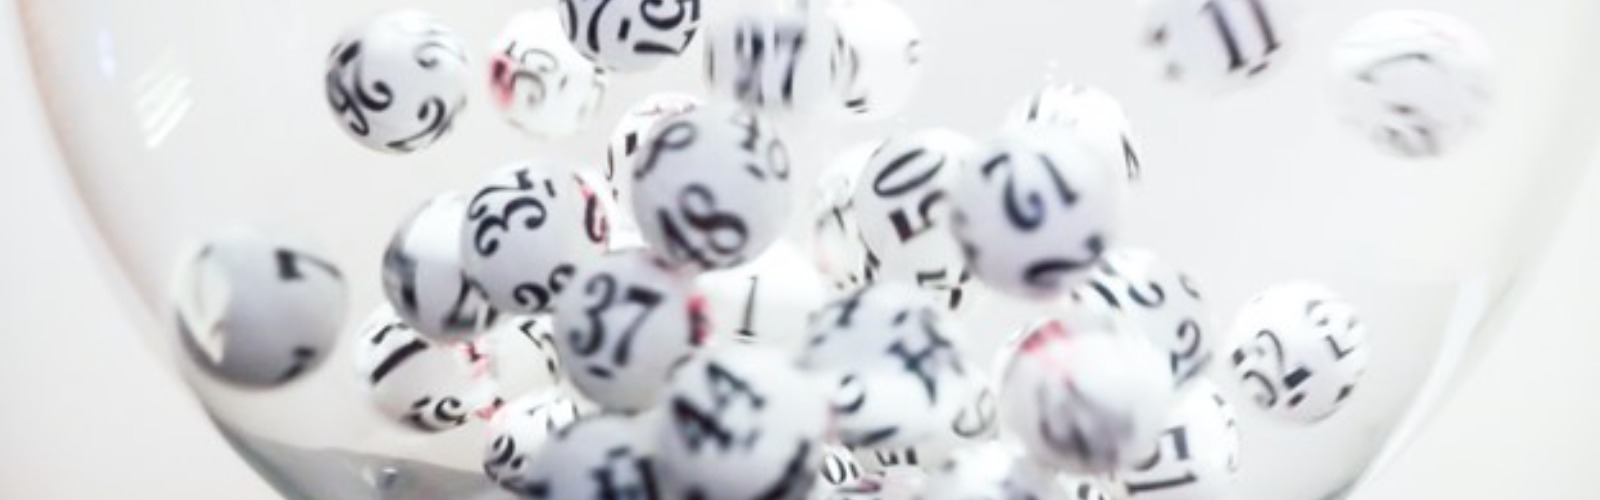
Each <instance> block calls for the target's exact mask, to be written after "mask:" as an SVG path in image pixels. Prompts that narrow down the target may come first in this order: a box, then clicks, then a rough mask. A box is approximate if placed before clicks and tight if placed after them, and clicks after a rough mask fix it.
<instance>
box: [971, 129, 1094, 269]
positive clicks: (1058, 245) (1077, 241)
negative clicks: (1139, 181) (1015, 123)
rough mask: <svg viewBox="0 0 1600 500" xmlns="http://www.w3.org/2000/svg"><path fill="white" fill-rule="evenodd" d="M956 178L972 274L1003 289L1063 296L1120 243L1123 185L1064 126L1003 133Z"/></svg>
mask: <svg viewBox="0 0 1600 500" xmlns="http://www.w3.org/2000/svg"><path fill="white" fill-rule="evenodd" d="M956 179H957V180H956V183H955V188H954V190H953V192H952V196H951V201H952V203H953V205H954V207H955V213H956V215H955V217H954V222H955V224H954V225H953V229H954V233H955V235H956V238H957V239H958V240H960V241H961V242H962V243H961V246H962V252H963V253H964V254H965V255H966V259H967V265H968V266H969V267H970V269H971V272H972V275H973V276H974V277H976V278H978V280H980V281H982V282H984V284H987V285H989V286H990V287H992V288H994V289H996V290H999V291H1001V292H1005V293H1007V294H1010V295H1012V296H1016V297H1023V298H1050V297H1053V296H1057V295H1061V294H1065V293H1066V292H1067V291H1069V290H1070V289H1071V288H1072V287H1074V286H1076V285H1078V284H1080V283H1083V282H1085V281H1087V280H1088V278H1089V273H1090V270H1091V269H1092V268H1093V265H1094V263H1095V262H1096V261H1097V260H1099V259H1100V255H1101V253H1103V252H1104V251H1105V250H1106V248H1107V247H1109V246H1110V245H1112V244H1113V243H1114V242H1115V241H1116V238H1117V234H1118V227H1117V226H1118V221H1119V219H1120V217H1121V211H1122V200H1121V196H1120V193H1121V188H1120V187H1119V183H1120V182H1121V181H1120V180H1119V179H1118V178H1117V177H1116V176H1115V175H1114V174H1113V170H1112V168H1110V167H1108V166H1106V164H1105V162H1104V161H1103V159H1102V158H1101V157H1100V156H1098V155H1095V154H1094V152H1093V151H1092V150H1090V149H1089V148H1088V147H1087V146H1086V145H1084V144H1083V143H1082V142H1081V141H1079V140H1077V139H1076V138H1075V137H1074V136H1072V135H1071V134H1070V133H1067V132H1066V131H1064V130H1062V129H1060V128H1054V127H1047V126H1035V127H1028V128H1023V129H1015V130H1011V131H1007V132H1004V133H1002V134H1001V135H1000V136H999V137H997V138H996V139H995V140H993V141H991V142H990V143H988V144H986V145H985V146H983V147H981V148H980V149H979V152H978V153H977V154H975V155H974V156H973V160H972V164H971V165H970V166H969V167H968V168H967V169H965V170H963V171H961V172H960V173H959V174H958V175H957V177H956Z"/></svg>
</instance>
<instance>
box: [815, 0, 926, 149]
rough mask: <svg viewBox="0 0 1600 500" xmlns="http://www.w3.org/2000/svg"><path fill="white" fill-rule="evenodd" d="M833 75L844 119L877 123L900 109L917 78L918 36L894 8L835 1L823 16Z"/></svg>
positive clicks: (883, 1)
mask: <svg viewBox="0 0 1600 500" xmlns="http://www.w3.org/2000/svg"><path fill="white" fill-rule="evenodd" d="M828 18H829V19H830V20H832V21H833V25H834V28H835V30H836V32H837V34H838V37H837V38H835V39H834V47H833V54H832V70H833V71H832V72H833V73H834V75H835V79H836V81H837V84H838V85H839V97H840V99H841V100H842V103H843V105H844V108H845V111H846V112H847V114H848V115H850V116H853V117H856V118H860V119H864V120H877V119H882V118H886V117H889V116H893V115H894V114H896V113H899V112H900V110H901V109H904V108H905V106H906V104H907V103H909V102H910V101H911V97H912V95H914V94H915V93H916V90H917V84H918V82H920V81H921V79H922V34H921V33H920V32H919V31H918V30H917V25H916V24H915V23H913V22H912V20H911V17H910V16H909V15H907V14H906V12H905V10H904V9H902V8H901V7H900V6H899V5H898V4H896V3H894V2H891V1H888V0H839V1H836V2H834V3H833V5H832V8H831V9H830V10H829V11H828Z"/></svg>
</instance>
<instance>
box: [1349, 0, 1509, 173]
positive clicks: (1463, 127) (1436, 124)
mask: <svg viewBox="0 0 1600 500" xmlns="http://www.w3.org/2000/svg"><path fill="white" fill-rule="evenodd" d="M1490 66H1491V56H1490V54H1489V47H1488V44H1487V43H1486V42H1485V41H1484V40H1483V38H1482V37H1481V36H1480V35H1479V34H1478V33H1477V32H1476V31H1475V30H1473V29H1472V27H1471V26H1468V25H1467V24H1466V23H1464V22H1462V21H1460V20H1458V19H1455V18H1452V17H1449V16H1446V15H1443V14H1436V13H1432V12H1421V11H1391V12H1385V13H1381V14H1377V15H1374V16H1372V17H1369V18H1366V19H1365V20H1362V21H1360V22H1358V23H1356V24H1355V25H1354V26H1352V27H1350V29H1349V30H1348V31H1346V32H1345V34H1344V37H1343V39H1341V40H1340V42H1339V43H1338V45H1336V46H1335V47H1334V50H1333V64H1332V67H1333V85H1332V88H1333V91H1334V92H1333V93H1334V96H1335V98H1336V101H1337V104H1338V110H1339V114H1340V116H1341V118H1342V119H1343V120H1344V122H1346V123H1348V124H1349V125H1350V126H1351V127H1352V128H1354V129H1355V130H1357V131H1359V132H1361V133H1362V134H1364V135H1366V136H1367V137H1368V138H1369V139H1371V140H1372V141H1373V142H1374V143H1375V144H1377V145H1378V147H1379V148H1380V149H1382V150H1383V151H1385V152H1388V153H1390V154H1393V155H1396V156H1400V157H1406V158H1417V157H1432V156H1439V155H1442V154H1444V153H1445V152H1446V150H1448V149H1450V148H1451V147H1452V146H1453V145H1455V144H1457V143H1459V142H1460V141H1461V138H1462V137H1463V136H1465V135H1466V134H1467V132H1469V131H1470V130H1472V129H1473V128H1475V127H1476V126H1477V124H1478V122H1479V120H1480V119H1481V117H1482V115H1483V113H1484V111H1485V109H1486V108H1487V107H1488V105H1489V102H1490V88H1489V87H1490V81H1489V77H1490Z"/></svg>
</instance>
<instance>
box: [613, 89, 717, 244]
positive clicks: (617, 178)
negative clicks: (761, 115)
mask: <svg viewBox="0 0 1600 500" xmlns="http://www.w3.org/2000/svg"><path fill="white" fill-rule="evenodd" d="M701 104H702V103H701V102H700V99H699V98H696V97H694V96H691V95H687V94H678V93H672V92H663V93H657V94H651V95H650V96H649V97H646V98H644V100H641V101H639V102H638V103H635V104H634V105H633V107H630V108H628V111H626V112H624V113H623V114H622V119H621V120H618V121H617V127H616V128H615V129H613V130H612V132H611V141H610V143H609V144H608V145H607V147H606V181H608V182H610V183H611V186H612V187H613V188H614V191H613V192H612V197H613V198H615V199H616V200H617V203H618V204H619V205H621V206H624V207H632V206H633V166H634V162H636V161H638V157H639V153H640V152H641V151H643V150H644V146H645V142H646V141H649V140H650V137H651V135H650V134H651V133H653V132H654V131H655V129H656V125H657V124H660V123H661V122H662V121H663V120H666V119H668V118H672V117H674V116H678V115H680V114H683V113H687V112H689V111H690V110H693V109H695V108H698V107H700V105H701ZM629 220H632V217H629Z"/></svg>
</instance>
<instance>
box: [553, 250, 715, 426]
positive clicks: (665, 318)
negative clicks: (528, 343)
mask: <svg viewBox="0 0 1600 500" xmlns="http://www.w3.org/2000/svg"><path fill="white" fill-rule="evenodd" d="M692 287H693V283H692V282H691V281H690V278H689V277H688V276H686V275H683V274H679V273H678V272H676V271H674V270H672V269H669V268H668V267H667V266H666V265H665V264H663V263H661V262H659V261H657V260H656V259H655V258H654V257H651V256H650V255H648V254H646V253H643V252H622V253H615V254H611V255H607V256H605V257H601V258H599V259H597V260H595V261H594V262H593V264H592V265H589V266H585V268H584V269H583V270H581V271H579V273H578V276H577V277H576V278H574V279H573V281H572V288H571V289H570V290H567V291H566V292H564V293H562V294H561V295H560V296H559V297H558V298H557V299H556V312H555V316H554V318H555V324H556V335H555V344H556V352H557V353H559V355H560V357H561V361H562V368H563V369H564V370H565V371H566V375H567V378H568V380H571V381H572V383H573V385H574V386H576V387H577V388H578V390H580V391H582V392H583V395H584V396H587V397H588V398H589V399H591V400H593V401H594V402H595V403H599V404H600V406H601V407H603V408H605V409H608V410H614V411H624V412H634V411H639V410H643V409H645V408H648V407H649V406H650V405H652V404H654V403H655V401H656V397H657V396H658V395H659V394H660V392H661V391H662V388H663V387H664V386H665V385H666V379H667V374H668V372H670V371H671V369H672V367H673V365H675V364H677V363H678V362H679V361H681V360H682V359H683V358H684V357H686V356H688V355H689V354H690V353H691V352H693V351H694V349H695V347H697V346H699V345H700V344H701V342H703V341H704V337H705V335H706V331H705V316H704V314H705V312H704V311H703V310H702V308H703V306H702V305H703V300H702V299H700V298H699V297H697V296H695V295H694V294H693V290H692Z"/></svg>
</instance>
